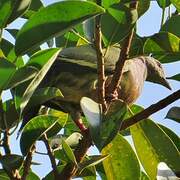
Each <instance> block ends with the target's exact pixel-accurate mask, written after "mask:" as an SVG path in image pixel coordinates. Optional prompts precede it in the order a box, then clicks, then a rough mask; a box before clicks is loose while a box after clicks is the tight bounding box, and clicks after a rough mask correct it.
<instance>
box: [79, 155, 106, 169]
mask: <svg viewBox="0 0 180 180" xmlns="http://www.w3.org/2000/svg"><path fill="white" fill-rule="evenodd" d="M107 157H108V155H95V156H90V157H88V160H84V161H83V162H81V163H78V171H79V172H82V171H83V170H84V169H85V168H88V167H92V166H95V165H97V164H99V163H100V162H102V161H104V160H105V159H106V158H107Z"/></svg>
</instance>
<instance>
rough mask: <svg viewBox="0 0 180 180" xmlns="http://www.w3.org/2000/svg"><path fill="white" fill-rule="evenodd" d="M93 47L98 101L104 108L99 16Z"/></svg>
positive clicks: (103, 78)
mask: <svg viewBox="0 0 180 180" xmlns="http://www.w3.org/2000/svg"><path fill="white" fill-rule="evenodd" d="M95 47H96V54H97V73H98V101H99V103H100V104H102V108H103V110H104V111H105V110H106V101H105V73H104V56H103V52H102V44H101V16H97V17H96V27H95Z"/></svg>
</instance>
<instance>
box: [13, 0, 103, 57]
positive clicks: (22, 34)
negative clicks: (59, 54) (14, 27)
mask: <svg viewBox="0 0 180 180" xmlns="http://www.w3.org/2000/svg"><path fill="white" fill-rule="evenodd" d="M103 12H104V9H103V8H101V7H99V6H97V5H96V4H94V3H92V2H88V1H79V0H77V1H61V2H58V3H54V4H52V5H49V6H47V7H45V8H42V9H40V10H39V11H38V12H37V13H36V14H35V15H34V16H33V17H32V18H31V19H30V20H29V21H28V22H27V23H25V25H24V26H23V27H22V28H21V30H20V31H19V33H18V36H17V41H16V45H15V52H16V54H17V55H20V54H24V53H26V52H27V51H28V50H30V49H32V48H34V47H36V46H38V45H40V44H41V43H43V42H45V41H47V40H48V39H50V38H52V37H55V36H57V35H61V34H63V33H64V32H65V31H67V30H68V29H70V28H72V27H73V26H75V25H76V24H78V23H81V22H83V21H84V20H86V19H88V18H90V17H93V16H95V15H98V14H101V13H103ZM49 26H51V28H49ZM42 32H43V33H42ZM32 34H33V36H31V35H32ZM22 44H23V45H22Z"/></svg>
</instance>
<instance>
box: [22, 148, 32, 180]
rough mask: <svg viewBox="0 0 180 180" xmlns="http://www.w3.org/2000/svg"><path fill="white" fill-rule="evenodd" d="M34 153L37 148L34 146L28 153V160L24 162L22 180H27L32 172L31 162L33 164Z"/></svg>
mask: <svg viewBox="0 0 180 180" xmlns="http://www.w3.org/2000/svg"><path fill="white" fill-rule="evenodd" d="M34 151H35V146H34V145H33V146H32V148H31V149H30V151H29V152H28V154H27V156H26V159H25V160H24V165H23V168H24V169H23V175H22V180H26V178H27V176H28V174H29V170H30V167H31V162H32V155H33V153H34Z"/></svg>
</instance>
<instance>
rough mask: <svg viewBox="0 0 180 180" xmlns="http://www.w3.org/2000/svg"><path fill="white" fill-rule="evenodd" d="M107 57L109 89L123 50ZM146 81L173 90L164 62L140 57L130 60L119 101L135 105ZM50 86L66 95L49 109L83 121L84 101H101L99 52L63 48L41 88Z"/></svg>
mask: <svg viewBox="0 0 180 180" xmlns="http://www.w3.org/2000/svg"><path fill="white" fill-rule="evenodd" d="M103 54H104V58H105V74H106V86H108V84H109V83H110V80H111V78H112V74H113V72H114V69H115V65H116V62H117V61H118V58H119V54H120V48H117V47H110V48H108V49H107V50H105V49H104V50H103ZM145 80H147V81H150V82H154V83H158V84H161V85H163V86H165V87H166V88H168V89H171V88H170V85H169V83H168V82H167V80H166V78H165V73H164V71H163V68H162V66H161V64H160V62H159V61H157V60H156V59H154V58H153V57H149V56H139V57H136V58H132V59H128V60H126V63H125V65H124V68H123V76H122V80H121V83H120V87H119V88H118V98H119V99H122V100H123V101H124V102H126V103H127V104H128V105H131V104H133V103H134V102H135V101H136V100H137V98H138V97H139V96H140V94H141V91H142V89H143V85H144V82H145ZM46 86H52V87H57V88H59V89H60V90H61V92H62V94H63V96H64V97H60V98H55V99H53V100H51V101H49V102H46V103H45V105H46V106H48V107H51V108H55V109H58V110H62V111H64V112H67V113H70V115H71V116H72V118H73V119H74V120H75V121H76V119H78V118H80V112H81V109H80V99H81V98H82V97H83V96H86V97H89V98H91V99H93V100H95V101H97V56H96V51H95V49H94V48H93V47H91V46H90V45H83V46H77V47H70V48H65V49H63V50H62V51H61V52H60V54H59V55H58V58H57V59H56V61H55V62H54V64H53V65H52V67H51V68H50V70H49V71H48V73H47V74H46V76H45V77H44V79H43V81H42V82H41V84H40V86H39V87H46Z"/></svg>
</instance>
